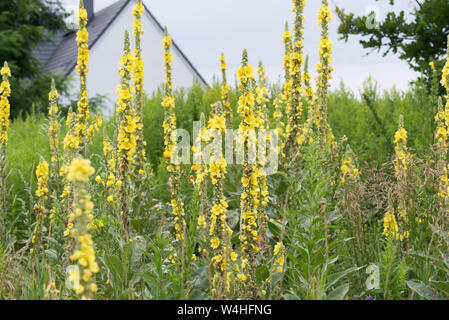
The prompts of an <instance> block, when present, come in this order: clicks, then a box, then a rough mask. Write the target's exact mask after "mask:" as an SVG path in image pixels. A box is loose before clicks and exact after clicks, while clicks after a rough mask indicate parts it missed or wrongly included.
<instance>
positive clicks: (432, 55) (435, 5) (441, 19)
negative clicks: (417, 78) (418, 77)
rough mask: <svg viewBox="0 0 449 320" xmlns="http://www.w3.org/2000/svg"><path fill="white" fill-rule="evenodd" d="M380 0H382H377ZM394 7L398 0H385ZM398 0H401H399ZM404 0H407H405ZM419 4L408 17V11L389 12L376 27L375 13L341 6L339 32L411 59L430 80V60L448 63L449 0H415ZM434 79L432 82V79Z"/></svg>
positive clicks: (439, 65)
mask: <svg viewBox="0 0 449 320" xmlns="http://www.w3.org/2000/svg"><path fill="white" fill-rule="evenodd" d="M376 1H379V0H376ZM382 1H384V2H388V4H390V5H391V6H394V4H395V1H394V0H382ZM396 2H397V1H396ZM401 2H404V1H401ZM415 3H416V6H415V8H414V9H413V10H412V12H411V14H410V16H411V19H408V18H407V15H406V12H404V11H400V12H399V13H395V12H389V13H388V14H387V16H386V18H385V19H384V20H383V21H381V22H380V23H379V24H378V25H377V26H376V27H373V23H372V21H373V18H374V13H373V12H372V13H371V14H369V15H366V16H355V14H354V13H345V12H344V10H343V9H341V8H337V14H338V17H339V18H340V21H341V23H340V26H339V29H338V33H339V34H340V35H341V37H340V39H343V40H346V41H347V40H348V38H349V36H361V40H360V44H361V45H362V46H363V48H365V49H372V51H376V50H377V52H382V53H383V55H384V56H385V55H387V54H389V53H393V54H395V55H398V56H399V58H400V59H402V60H404V61H407V63H408V64H409V65H410V67H411V68H412V69H413V70H415V71H417V72H423V74H424V76H425V78H426V79H430V75H431V73H432V71H431V68H430V67H429V62H430V61H434V62H435V65H436V67H437V69H439V70H441V69H442V67H443V65H444V60H443V59H444V58H443V56H444V54H445V52H446V49H447V37H448V35H449V1H448V0H415ZM429 82H430V81H429Z"/></svg>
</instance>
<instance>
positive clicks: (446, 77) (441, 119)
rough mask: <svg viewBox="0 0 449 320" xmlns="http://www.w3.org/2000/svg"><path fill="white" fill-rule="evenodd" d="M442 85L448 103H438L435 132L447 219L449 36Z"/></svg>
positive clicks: (443, 211) (441, 197)
mask: <svg viewBox="0 0 449 320" xmlns="http://www.w3.org/2000/svg"><path fill="white" fill-rule="evenodd" d="M440 83H441V85H442V86H443V87H444V88H445V89H446V104H445V107H444V110H443V106H442V101H441V99H440V100H439V103H438V113H437V115H436V116H435V121H436V123H437V130H436V133H435V139H436V147H437V149H438V156H439V159H438V170H439V172H440V174H441V178H440V189H439V192H438V198H439V200H440V201H439V204H440V216H439V219H441V220H443V221H447V220H446V219H447V214H448V212H449V178H448V164H447V152H448V133H449V37H448V49H447V59H446V63H445V65H444V67H443V74H442V77H441V81H440ZM440 222H442V221H440Z"/></svg>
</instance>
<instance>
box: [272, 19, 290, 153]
mask: <svg viewBox="0 0 449 320" xmlns="http://www.w3.org/2000/svg"><path fill="white" fill-rule="evenodd" d="M282 42H283V43H284V50H285V55H284V59H283V63H282V69H284V81H285V83H284V86H283V88H282V90H281V92H280V93H279V94H278V96H277V98H276V99H275V101H274V106H275V111H274V114H273V118H274V119H276V131H277V134H278V136H279V138H280V139H281V141H283V138H284V130H285V123H284V122H283V120H284V114H289V113H290V103H289V99H290V97H291V94H290V93H291V89H292V82H291V78H290V55H291V53H292V47H293V44H292V34H291V33H290V30H289V28H288V22H286V23H285V31H284V34H283V35H282ZM283 148H285V144H281V146H280V147H278V149H279V150H278V152H280V151H281V150H282V149H283Z"/></svg>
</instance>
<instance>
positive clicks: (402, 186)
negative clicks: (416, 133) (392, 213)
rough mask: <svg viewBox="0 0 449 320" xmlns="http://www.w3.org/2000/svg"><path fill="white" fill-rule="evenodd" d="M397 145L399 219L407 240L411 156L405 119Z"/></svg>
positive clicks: (396, 169)
mask: <svg viewBox="0 0 449 320" xmlns="http://www.w3.org/2000/svg"><path fill="white" fill-rule="evenodd" d="M394 143H395V148H394V151H395V158H394V168H395V176H396V181H397V190H396V193H397V196H398V202H399V203H398V210H397V212H398V217H399V226H400V229H401V233H400V234H399V237H400V238H401V240H402V239H407V238H408V236H409V232H408V231H406V229H407V224H408V220H409V219H408V212H407V195H408V168H409V165H410V154H409V153H408V151H407V131H406V130H405V128H404V117H403V116H402V115H401V117H400V118H399V127H398V131H396V133H395V135H394Z"/></svg>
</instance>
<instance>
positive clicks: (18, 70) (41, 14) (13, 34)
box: [0, 0, 67, 118]
mask: <svg viewBox="0 0 449 320" xmlns="http://www.w3.org/2000/svg"><path fill="white" fill-rule="evenodd" d="M66 16H67V14H66V13H65V11H64V9H63V8H62V5H61V3H60V1H59V0H0V60H1V61H0V62H1V64H2V65H3V61H8V64H9V66H10V67H11V72H12V78H11V89H12V95H11V117H13V118H14V117H16V116H17V115H19V114H20V113H21V112H29V111H30V110H31V107H32V105H33V104H34V105H35V106H36V108H39V109H42V110H46V107H47V98H48V91H49V90H50V77H49V75H46V74H45V73H44V72H43V69H42V66H41V65H40V62H39V61H38V59H36V58H35V57H34V56H33V54H32V51H33V49H34V48H35V47H36V45H37V44H38V43H39V42H40V41H43V40H48V39H51V37H53V35H54V32H56V31H58V30H64V29H65V22H64V18H65V17H66ZM57 80H58V81H57V85H58V86H59V87H61V85H62V79H57ZM58 89H59V88H58ZM61 89H62V88H61Z"/></svg>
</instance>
